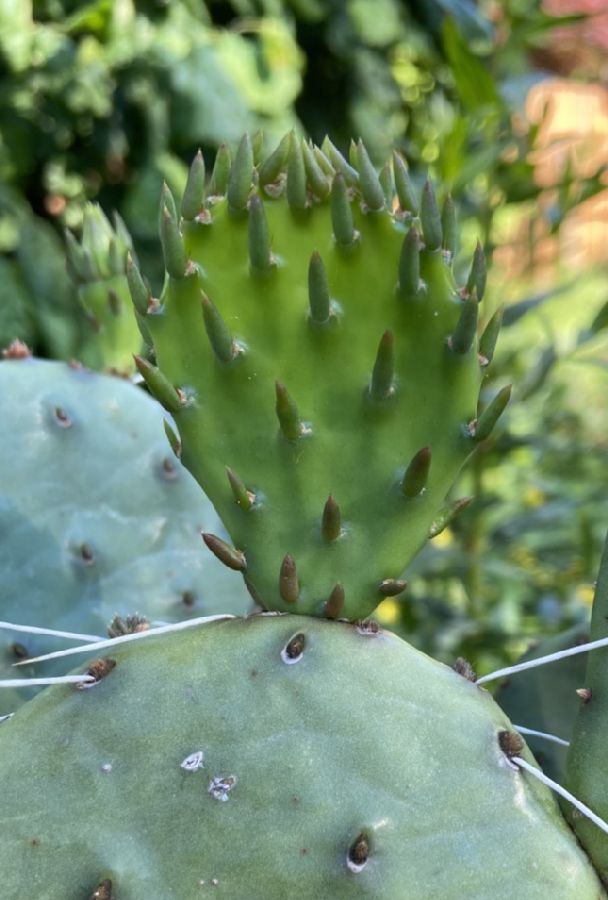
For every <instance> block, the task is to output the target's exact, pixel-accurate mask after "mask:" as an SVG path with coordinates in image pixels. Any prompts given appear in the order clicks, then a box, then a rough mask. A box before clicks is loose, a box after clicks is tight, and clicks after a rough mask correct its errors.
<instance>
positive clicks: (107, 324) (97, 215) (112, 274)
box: [66, 203, 142, 373]
mask: <svg viewBox="0 0 608 900" xmlns="http://www.w3.org/2000/svg"><path fill="white" fill-rule="evenodd" d="M66 241H67V245H66V248H67V262H68V271H69V273H70V275H71V278H72V280H73V282H74V284H75V285H76V288H77V292H78V299H79V300H80V302H81V304H82V306H83V307H84V310H85V312H86V314H87V318H88V320H89V323H90V325H91V328H92V330H93V332H94V335H95V339H94V340H91V341H89V342H88V343H87V345H86V347H85V349H84V356H83V360H84V361H85V362H86V363H87V365H90V366H92V367H94V368H98V369H101V368H104V369H115V370H117V371H118V372H123V373H130V372H132V371H134V365H133V354H134V353H137V352H138V351H139V350H140V348H141V346H142V335H141V332H140V329H139V325H138V322H137V319H136V316H135V315H134V313H133V307H132V304H131V301H130V297H129V288H128V284H127V280H126V259H127V254H128V253H129V252H131V253H132V252H133V244H132V242H131V237H130V235H129V233H128V231H127V229H126V227H125V225H124V223H123V221H122V219H121V218H120V216H119V215H118V214H116V216H115V228H112V226H111V225H110V223H109V222H108V220H107V218H106V216H105V215H104V213H103V211H102V210H101V208H100V207H99V206H97V205H96V204H93V203H91V204H89V205H88V206H87V207H86V209H85V214H84V220H83V229H82V239H81V242H80V243H78V241H77V240H76V239H75V238H74V236H73V235H72V234H71V232H67V234H66Z"/></svg>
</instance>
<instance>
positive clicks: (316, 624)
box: [0, 616, 605, 900]
mask: <svg viewBox="0 0 608 900" xmlns="http://www.w3.org/2000/svg"><path fill="white" fill-rule="evenodd" d="M104 655H105V657H106V662H105V663H101V662H99V663H97V664H96V665H95V666H92V667H90V671H91V672H95V675H96V677H97V678H98V679H99V681H98V683H96V684H93V686H92V687H91V686H89V688H88V689H83V690H78V689H75V688H74V686H73V685H70V686H64V685H62V686H61V687H58V688H51V689H49V690H47V691H46V692H45V693H44V694H43V695H40V696H38V697H37V698H35V699H34V700H33V701H32V702H31V703H28V704H27V705H26V706H24V707H22V708H21V709H20V710H19V711H18V712H17V714H16V715H15V717H14V718H13V719H12V720H11V721H9V722H6V723H4V724H2V725H0V746H1V748H2V753H1V754H0V784H1V786H2V798H3V813H2V817H1V823H0V871H1V872H2V889H3V896H5V897H7V898H13V897H14V898H17V897H22V896H31V897H36V898H39V900H81V898H83V897H90V896H112V897H117V898H120V900H123V898H124V900H147V898H151V897H154V898H157V897H158V898H161V897H162V898H167V900H170V898H175V900H182V898H191V897H192V898H194V897H199V896H200V897H204V896H207V894H209V895H210V896H211V895H213V896H214V897H216V896H217V897H219V898H227V900H237V898H245V897H247V898H248V900H284V898H285V897H298V898H301V900H318V898H320V897H331V898H336V900H338V898H358V897H374V898H378V900H380V898H386V900H401V898H403V900H406V898H407V900H437V898H441V900H461V898H462V897H463V896H466V897H467V898H468V900H489V898H492V900H511V898H512V897H513V892H514V885H516V889H515V890H516V895H517V896H518V897H519V898H521V900H546V898H547V897H551V898H552V900H572V898H574V897H576V898H577V900H600V898H602V897H604V896H605V895H604V893H603V891H602V889H601V887H600V886H599V883H598V881H597V878H596V876H595V874H594V872H593V870H592V868H591V866H590V865H589V862H588V860H587V859H586V857H585V856H584V854H583V853H582V851H581V850H580V849H579V847H578V846H577V843H576V841H575V840H574V838H573V836H572V834H571V833H570V831H569V830H568V828H567V826H566V825H565V823H564V822H563V820H562V819H561V816H560V814H559V811H558V808H557V805H556V803H555V801H554V799H553V797H552V796H551V795H550V793H549V792H548V791H547V790H546V789H545V788H544V787H543V786H542V785H539V784H538V782H536V781H535V780H528V778H527V776H526V775H525V774H523V773H522V772H519V771H517V770H516V769H515V768H513V766H512V764H510V761H509V754H511V753H512V752H517V753H518V754H520V755H522V756H523V757H524V758H526V759H527V760H528V761H532V762H533V758H532V757H531V755H530V753H529V751H527V750H526V749H525V748H523V742H522V741H521V740H520V739H519V738H518V736H517V735H515V734H513V733H512V732H511V731H510V725H509V722H508V720H507V719H506V717H505V716H504V714H503V713H502V712H501V711H500V710H499V708H498V707H497V706H496V704H495V703H494V702H493V701H492V699H491V697H490V695H489V694H487V693H486V692H485V691H484V690H482V689H480V688H479V687H477V686H476V685H475V684H473V683H471V682H470V681H467V680H466V678H463V677H462V676H461V675H458V674H456V672H454V671H453V670H451V669H449V668H447V667H445V666H443V665H441V664H439V663H436V662H434V661H432V660H430V659H429V658H428V657H426V656H424V655H423V654H421V653H419V652H418V651H416V650H414V649H413V648H411V647H410V646H408V645H407V644H405V643H404V642H403V641H401V640H400V639H399V638H397V637H396V636H394V635H391V634H389V633H377V634H374V633H369V632H368V633H362V631H361V629H360V628H357V627H356V626H353V625H349V624H345V623H340V622H335V623H328V622H321V621H316V620H314V619H311V618H305V617H298V616H255V617H252V618H250V619H248V620H231V621H224V622H215V623H212V624H210V625H205V626H203V627H197V628H193V629H191V630H190V631H188V632H182V633H181V634H179V635H167V636H164V637H162V638H146V639H144V640H142V641H139V642H137V644H132V645H130V646H129V645H128V644H127V645H124V644H123V645H122V647H121V646H116V647H115V648H111V649H107V650H106V651H104ZM109 660H111V662H110V661H109ZM24 811H26V814H24ZM102 889H103V890H104V891H106V893H104V894H95V893H94V892H95V890H102Z"/></svg>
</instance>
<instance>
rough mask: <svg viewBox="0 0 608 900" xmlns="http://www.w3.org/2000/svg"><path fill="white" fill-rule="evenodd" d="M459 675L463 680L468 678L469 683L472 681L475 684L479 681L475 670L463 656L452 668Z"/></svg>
mask: <svg viewBox="0 0 608 900" xmlns="http://www.w3.org/2000/svg"><path fill="white" fill-rule="evenodd" d="M452 668H453V669H454V671H455V672H456V674H457V675H462V677H463V678H466V680H467V681H472V682H473V683H474V682H475V681H477V675H476V673H475V669H474V668H473V666H472V665H471V663H470V662H469V661H468V659H465V658H464V657H463V656H459V657H458V659H457V660H456V662H455V663H454V665H453V666H452Z"/></svg>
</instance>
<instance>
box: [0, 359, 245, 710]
mask: <svg viewBox="0 0 608 900" xmlns="http://www.w3.org/2000/svg"><path fill="white" fill-rule="evenodd" d="M0 414H1V418H2V423H3V437H2V441H0V538H1V539H0V598H1V600H0V618H1V619H3V620H6V621H9V622H16V623H18V624H24V625H37V626H43V627H47V628H48V627H51V628H58V629H64V630H68V631H76V632H81V633H82V632H84V633H86V634H99V635H104V634H105V628H106V626H107V625H108V623H109V622H110V620H111V619H112V617H113V616H114V615H115V614H116V613H119V614H120V615H123V616H125V615H130V614H134V613H140V614H142V615H145V616H147V617H149V618H150V619H154V620H156V619H160V620H163V621H175V620H179V619H182V618H187V617H190V616H192V615H198V616H200V615H207V614H209V613H214V612H218V611H220V610H221V611H226V610H228V611H231V612H236V613H238V612H245V611H246V610H247V609H248V608H249V607H250V605H251V601H250V599H249V598H248V595H247V592H246V591H245V589H244V587H243V585H242V582H241V580H240V579H239V578H238V577H237V576H236V575H235V573H231V572H229V571H228V570H226V569H225V567H224V566H222V565H220V563H219V562H218V561H217V560H216V559H214V558H213V557H210V556H208V555H206V554H205V553H204V552H203V550H204V547H203V543H202V540H201V537H200V532H201V530H204V529H206V528H209V527H212V528H216V527H218V520H217V516H216V514H215V512H214V510H213V508H212V507H211V505H210V503H209V501H208V500H207V499H206V498H205V496H204V495H203V494H202V492H201V490H200V488H199V487H198V485H197V484H196V483H195V482H194V479H193V478H192V477H191V475H190V474H189V472H188V471H187V470H186V469H184V468H183V466H182V465H181V464H180V462H179V460H177V459H176V458H175V457H174V455H173V453H172V452H171V450H170V448H168V446H167V443H166V438H165V435H164V431H163V414H162V410H161V408H160V407H159V406H158V404H157V403H155V402H153V401H152V400H151V399H150V398H149V397H148V396H146V394H145V392H144V391H142V390H141V389H139V388H136V387H134V386H133V385H132V384H129V383H128V382H127V381H124V380H122V379H119V378H115V377H109V376H103V375H97V374H93V373H90V372H87V371H84V370H79V369H74V368H70V367H69V366H68V365H66V364H64V363H57V362H41V361H37V360H32V359H27V358H25V359H13V360H5V361H3V362H2V363H0ZM56 648H57V640H56V639H54V638H49V637H46V638H45V637H40V636H34V635H31V634H26V635H24V634H19V633H15V632H10V631H5V630H0V667H2V666H5V667H8V666H10V665H12V664H13V663H14V662H16V661H17V660H20V659H23V658H27V657H28V656H33V655H37V654H38V653H41V652H45V651H48V650H54V649H56ZM43 671H44V672H46V673H47V674H48V671H49V670H48V669H43ZM25 674H42V673H41V672H40V671H39V670H38V669H37V668H36V669H35V670H34V668H33V667H32V668H31V669H30V668H29V667H28V668H27V669H26V672H25ZM4 675H5V677H6V676H7V672H6V670H5V672H4ZM12 676H14V672H13V673H12ZM8 677H11V675H8ZM14 702H15V698H14V697H11V698H10V699H9V698H8V696H7V692H6V691H0V715H1V714H2V713H3V712H12V711H13V709H14Z"/></svg>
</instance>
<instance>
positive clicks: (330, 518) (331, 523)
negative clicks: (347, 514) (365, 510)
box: [321, 494, 342, 541]
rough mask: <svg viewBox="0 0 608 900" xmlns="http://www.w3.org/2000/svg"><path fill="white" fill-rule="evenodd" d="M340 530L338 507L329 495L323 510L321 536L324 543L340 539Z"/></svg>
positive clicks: (340, 519) (340, 516) (340, 521)
mask: <svg viewBox="0 0 608 900" xmlns="http://www.w3.org/2000/svg"><path fill="white" fill-rule="evenodd" d="M341 529H342V515H341V513H340V507H339V506H338V504H337V503H336V501H335V500H334V498H333V497H332V496H331V494H330V495H329V497H328V498H327V502H326V503H325V506H324V508H323V518H322V519H321V534H322V535H323V538H324V539H325V540H326V541H335V540H337V539H338V538H339V537H340V531H341Z"/></svg>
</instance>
